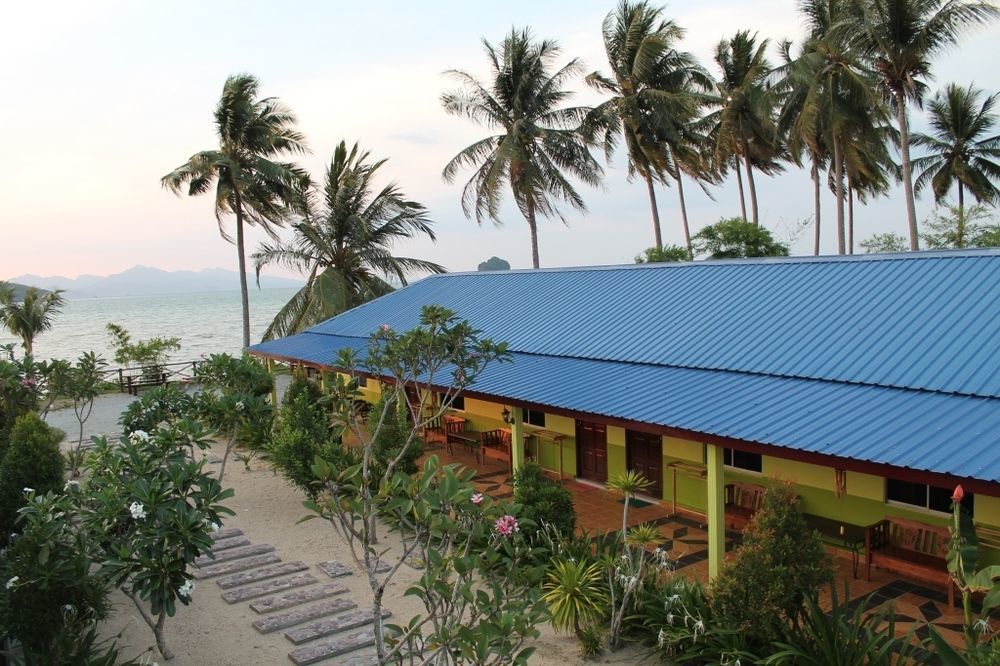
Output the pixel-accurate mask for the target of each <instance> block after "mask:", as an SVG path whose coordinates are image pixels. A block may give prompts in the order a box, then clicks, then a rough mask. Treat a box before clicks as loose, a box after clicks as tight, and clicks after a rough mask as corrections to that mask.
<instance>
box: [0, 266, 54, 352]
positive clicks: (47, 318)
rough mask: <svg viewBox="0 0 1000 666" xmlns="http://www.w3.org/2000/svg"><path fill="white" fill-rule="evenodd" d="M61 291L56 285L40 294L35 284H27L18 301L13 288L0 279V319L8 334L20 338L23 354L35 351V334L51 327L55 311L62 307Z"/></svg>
mask: <svg viewBox="0 0 1000 666" xmlns="http://www.w3.org/2000/svg"><path fill="white" fill-rule="evenodd" d="M62 293H63V292H62V290H61V289H56V290H55V291H48V292H45V293H44V294H43V293H42V292H41V291H40V290H38V289H36V288H35V287H29V288H28V289H26V290H25V292H24V298H23V299H22V300H21V302H17V301H16V300H14V288H13V287H12V286H11V285H8V284H6V283H4V282H0V323H2V324H3V326H4V328H6V329H7V330H8V331H10V333H11V335H15V336H17V337H19V338H21V345H22V346H23V347H24V355H25V356H32V355H33V354H34V343H35V338H36V337H37V336H38V334H40V333H42V332H44V331H47V330H49V329H50V328H52V322H53V320H54V319H55V315H57V314H59V313H60V312H61V311H62V307H63V305H64V304H65V302H66V299H64V298H63V296H62Z"/></svg>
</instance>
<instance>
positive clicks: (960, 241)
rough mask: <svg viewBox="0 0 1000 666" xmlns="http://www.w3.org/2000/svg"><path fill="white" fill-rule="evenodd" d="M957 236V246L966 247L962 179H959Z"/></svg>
mask: <svg viewBox="0 0 1000 666" xmlns="http://www.w3.org/2000/svg"><path fill="white" fill-rule="evenodd" d="M957 234H958V235H957V237H956V238H955V246H956V247H959V248H962V247H965V188H964V186H963V185H962V181H958V229H957Z"/></svg>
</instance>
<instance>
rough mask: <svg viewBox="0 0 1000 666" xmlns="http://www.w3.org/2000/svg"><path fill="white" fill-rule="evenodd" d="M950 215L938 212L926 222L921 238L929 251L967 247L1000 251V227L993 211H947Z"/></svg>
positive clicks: (954, 208)
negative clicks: (989, 248)
mask: <svg viewBox="0 0 1000 666" xmlns="http://www.w3.org/2000/svg"><path fill="white" fill-rule="evenodd" d="M946 211H947V212H946V213H945V214H941V213H940V212H939V211H935V212H934V214H933V215H932V216H931V217H930V219H928V220H927V221H926V222H924V230H925V231H924V233H923V234H921V237H922V238H923V239H924V244H925V245H926V246H927V249H929V250H946V249H951V248H966V247H1000V223H998V222H997V219H996V217H995V216H994V215H993V212H992V210H991V209H989V208H987V207H986V206H983V205H976V206H970V207H967V208H964V209H963V208H959V207H957V206H948V207H946Z"/></svg>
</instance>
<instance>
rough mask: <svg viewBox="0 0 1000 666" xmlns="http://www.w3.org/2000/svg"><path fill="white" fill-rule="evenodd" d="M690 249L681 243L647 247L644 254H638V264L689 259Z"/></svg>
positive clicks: (636, 259) (636, 260)
mask: <svg viewBox="0 0 1000 666" xmlns="http://www.w3.org/2000/svg"><path fill="white" fill-rule="evenodd" d="M688 258H689V257H688V251H687V250H686V249H685V248H683V247H681V246H680V245H665V246H664V247H661V248H657V247H647V248H646V249H645V250H643V251H642V254H640V255H637V256H636V258H635V263H637V264H657V263H669V262H674V261H687V260H688Z"/></svg>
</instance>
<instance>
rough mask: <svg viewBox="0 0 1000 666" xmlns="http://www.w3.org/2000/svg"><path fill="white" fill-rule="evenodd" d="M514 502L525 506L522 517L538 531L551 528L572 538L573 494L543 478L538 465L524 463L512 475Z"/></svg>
mask: <svg viewBox="0 0 1000 666" xmlns="http://www.w3.org/2000/svg"><path fill="white" fill-rule="evenodd" d="M514 501H515V502H517V503H518V504H520V505H521V506H523V507H524V509H523V511H522V515H523V516H524V517H525V518H530V519H531V521H532V522H533V523H535V524H536V525H538V526H539V529H541V528H542V527H545V526H548V525H551V526H552V527H553V528H554V529H555V530H556V531H557V532H558V533H559V534H561V535H563V536H566V537H571V536H572V535H573V531H574V530H575V529H576V509H575V507H574V506H573V493H571V492H570V491H569V489H567V488H566V487H565V486H564V485H563V484H561V483H559V482H558V481H554V480H552V479H550V478H549V477H547V476H545V472H544V470H542V467H541V466H540V465H538V464H537V463H535V462H532V461H526V462H525V463H524V464H523V465H522V466H521V468H520V469H518V470H517V471H516V472H515V473H514Z"/></svg>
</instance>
